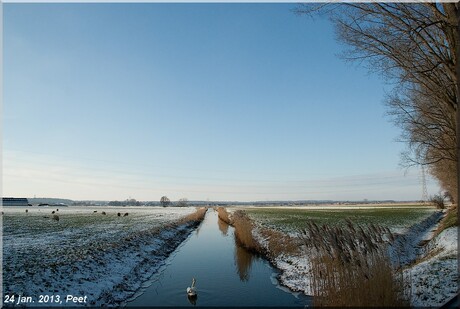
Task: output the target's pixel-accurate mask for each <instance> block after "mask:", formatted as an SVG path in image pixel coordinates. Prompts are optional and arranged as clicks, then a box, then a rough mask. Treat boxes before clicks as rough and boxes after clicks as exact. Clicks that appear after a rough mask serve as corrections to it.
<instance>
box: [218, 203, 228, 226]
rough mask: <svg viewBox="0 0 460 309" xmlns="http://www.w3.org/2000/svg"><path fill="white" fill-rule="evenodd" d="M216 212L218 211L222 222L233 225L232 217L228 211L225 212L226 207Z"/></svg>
mask: <svg viewBox="0 0 460 309" xmlns="http://www.w3.org/2000/svg"><path fill="white" fill-rule="evenodd" d="M216 211H217V216H218V217H219V219H220V220H222V221H224V222H225V223H227V224H229V225H232V220H231V219H230V215H229V213H228V212H227V210H225V208H224V207H219V208H217V209H216Z"/></svg>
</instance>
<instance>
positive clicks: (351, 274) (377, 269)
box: [302, 220, 409, 307]
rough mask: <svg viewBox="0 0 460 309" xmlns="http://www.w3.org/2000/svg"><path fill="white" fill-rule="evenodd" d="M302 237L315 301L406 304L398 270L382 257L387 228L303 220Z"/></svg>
mask: <svg viewBox="0 0 460 309" xmlns="http://www.w3.org/2000/svg"><path fill="white" fill-rule="evenodd" d="M302 238H303V241H304V244H305V245H306V247H307V248H308V249H309V250H310V252H309V254H310V256H312V258H311V259H310V264H311V265H310V266H311V274H312V278H311V280H312V290H313V294H314V296H315V297H314V305H315V306H336V307H343V306H408V305H409V302H408V300H407V297H406V296H405V295H404V293H403V291H404V288H403V286H404V282H403V281H404V280H403V277H402V272H399V273H395V271H394V270H393V268H392V266H391V263H390V260H389V258H388V256H387V245H388V242H390V241H391V240H392V239H393V235H392V234H391V232H390V230H389V229H388V228H384V227H381V226H377V225H373V224H371V225H367V226H361V225H356V224H353V223H352V222H351V221H350V220H347V225H346V226H343V227H339V226H327V225H322V226H319V225H317V224H316V223H314V222H311V221H310V222H308V223H307V228H305V229H304V230H303V231H302Z"/></svg>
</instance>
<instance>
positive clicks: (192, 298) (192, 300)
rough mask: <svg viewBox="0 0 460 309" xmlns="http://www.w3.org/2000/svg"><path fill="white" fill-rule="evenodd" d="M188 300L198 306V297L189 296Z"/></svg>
mask: <svg viewBox="0 0 460 309" xmlns="http://www.w3.org/2000/svg"><path fill="white" fill-rule="evenodd" d="M187 298H188V301H189V302H190V303H191V304H192V305H194V306H196V300H197V299H198V295H194V296H190V295H187Z"/></svg>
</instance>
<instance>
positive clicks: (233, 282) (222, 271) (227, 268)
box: [127, 210, 311, 307]
mask: <svg viewBox="0 0 460 309" xmlns="http://www.w3.org/2000/svg"><path fill="white" fill-rule="evenodd" d="M276 274H277V273H276V270H275V269H273V268H272V267H271V266H270V265H269V263H268V262H267V261H265V260H264V259H262V258H260V257H257V256H255V255H253V254H251V253H249V252H248V251H246V250H245V249H244V248H242V247H240V246H238V245H237V244H236V243H235V239H234V236H233V227H231V226H228V225H227V224H225V223H224V222H222V221H220V220H218V217H217V213H216V212H214V211H213V210H209V211H208V213H207V215H206V217H205V219H204V221H203V222H202V224H201V225H200V227H199V228H198V229H197V230H196V231H194V232H193V233H192V235H191V236H190V238H189V239H187V240H186V241H185V242H184V243H183V244H182V245H181V246H180V247H179V248H178V249H177V250H176V251H175V253H173V255H172V256H170V257H169V259H168V263H167V265H166V266H165V267H164V268H163V270H162V271H160V272H158V273H157V274H155V275H154V276H153V277H152V278H151V280H150V281H149V282H148V283H147V285H150V286H148V287H147V288H146V289H145V290H144V291H143V293H138V294H140V295H138V296H137V298H135V299H134V300H131V301H129V302H128V303H127V306H128V307H129V306H194V305H196V306H219V307H222V306H277V307H280V306H290V307H291V306H296V307H304V306H306V305H309V304H311V298H310V297H307V296H304V295H303V294H297V295H296V294H293V293H291V292H289V290H287V289H286V288H282V287H280V286H279V285H278V283H277V281H276ZM192 278H196V288H197V294H198V295H197V298H196V299H189V298H188V297H187V294H186V289H187V287H188V286H190V285H191V283H192Z"/></svg>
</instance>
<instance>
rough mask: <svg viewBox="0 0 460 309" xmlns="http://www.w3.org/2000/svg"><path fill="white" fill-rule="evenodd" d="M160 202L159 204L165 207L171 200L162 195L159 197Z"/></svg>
mask: <svg viewBox="0 0 460 309" xmlns="http://www.w3.org/2000/svg"><path fill="white" fill-rule="evenodd" d="M160 204H161V206H163V207H166V206H169V205H170V204H171V201H170V200H169V198H168V197H167V196H162V197H161V199H160Z"/></svg>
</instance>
